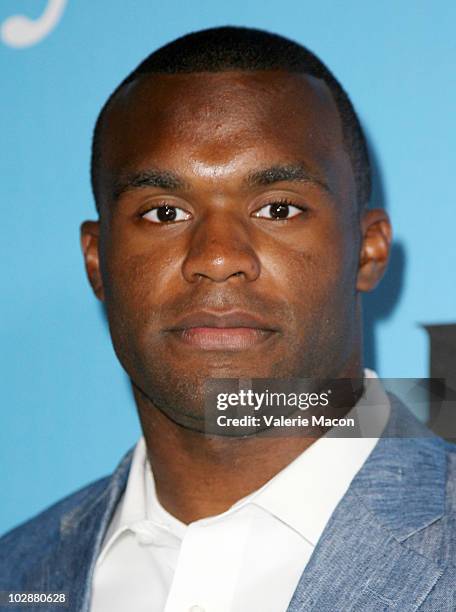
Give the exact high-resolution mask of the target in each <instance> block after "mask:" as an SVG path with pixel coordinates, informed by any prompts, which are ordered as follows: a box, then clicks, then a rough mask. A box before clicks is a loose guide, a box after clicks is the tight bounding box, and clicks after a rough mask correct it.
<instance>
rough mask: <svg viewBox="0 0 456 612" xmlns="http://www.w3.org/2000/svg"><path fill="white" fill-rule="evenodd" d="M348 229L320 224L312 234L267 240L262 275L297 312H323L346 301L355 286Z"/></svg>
mask: <svg viewBox="0 0 456 612" xmlns="http://www.w3.org/2000/svg"><path fill="white" fill-rule="evenodd" d="M355 242H356V236H355V232H354V231H353V229H352V227H343V226H342V221H338V220H333V221H328V222H322V223H321V224H319V227H318V228H317V227H316V226H314V227H313V228H312V231H311V230H310V228H309V231H306V230H304V231H302V232H301V233H300V234H297V235H295V236H293V235H289V236H287V239H286V238H285V235H284V236H283V237H281V238H280V239H276V238H275V239H273V240H270V241H269V243H268V246H267V249H265V251H264V255H263V264H264V265H263V267H264V273H265V274H266V275H268V276H269V278H270V282H272V283H273V284H274V285H276V288H277V289H276V290H277V291H278V292H280V293H281V294H282V296H283V297H284V298H287V297H288V299H289V301H290V302H291V303H293V304H294V306H295V307H296V308H297V309H298V310H300V311H301V310H302V309H303V308H304V309H305V308H307V307H309V306H312V305H313V306H314V307H315V308H317V307H318V308H322V309H323V310H325V309H326V308H327V307H330V306H331V304H333V303H334V302H338V303H340V302H341V301H347V297H348V295H349V293H350V292H351V293H354V290H355V286H356V275H357V261H358V252H357V247H356V244H355Z"/></svg>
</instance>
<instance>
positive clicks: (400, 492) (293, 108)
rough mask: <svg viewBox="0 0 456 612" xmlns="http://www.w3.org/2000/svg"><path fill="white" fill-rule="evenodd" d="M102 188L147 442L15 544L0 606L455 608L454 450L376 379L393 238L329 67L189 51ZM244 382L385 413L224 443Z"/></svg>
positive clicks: (302, 56)
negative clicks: (362, 430) (236, 388)
mask: <svg viewBox="0 0 456 612" xmlns="http://www.w3.org/2000/svg"><path fill="white" fill-rule="evenodd" d="M92 182H93V190H94V194H95V200H96V204H97V210H98V213H99V220H98V221H87V222H85V223H84V224H83V225H82V232H81V236H82V238H81V242H82V248H83V252H84V257H85V263H86V269H87V274H88V278H89V280H90V283H91V285H92V288H93V290H94V292H95V294H96V296H97V297H98V298H99V299H100V300H102V301H103V303H104V305H105V307H106V312H107V316H108V321H109V327H110V332H111V336H112V341H113V345H114V349H115V351H116V354H117V356H118V358H119V360H120V362H121V364H122V366H123V367H124V369H125V370H126V372H127V374H128V376H129V377H130V379H131V383H132V388H133V392H134V397H135V401H136V404H137V408H138V413H139V417H140V421H141V426H142V430H143V434H144V436H143V438H141V440H140V441H139V442H138V444H137V445H136V447H135V449H134V451H130V452H129V453H128V454H127V455H126V456H125V457H124V459H123V460H122V462H121V463H120V465H119V467H118V468H117V469H116V471H115V472H114V474H113V475H112V476H111V477H108V478H105V479H102V480H100V481H98V482H96V483H93V484H91V485H89V486H88V487H86V488H85V489H83V490H81V491H79V492H77V493H75V494H74V495H72V496H70V497H68V498H66V499H65V500H63V501H61V502H59V503H58V504H56V505H55V506H53V507H52V508H50V509H48V510H46V511H45V512H44V513H42V514H41V515H39V516H38V517H36V518H34V519H32V521H30V522H29V523H26V524H25V525H22V526H20V527H18V528H17V529H16V530H14V531H13V532H11V533H10V534H8V535H6V536H5V537H4V538H3V539H2V542H1V555H2V563H3V569H2V577H1V587H0V588H1V589H3V590H8V591H9V592H11V591H15V592H18V591H21V592H31V591H33V592H36V593H63V592H64V593H66V597H67V600H68V607H69V609H70V610H81V611H82V610H84V611H89V610H90V611H92V612H100V611H102V610H109V611H117V610H125V609H127V607H128V608H131V609H132V610H138V611H142V610H149V611H158V610H166V611H167V612H170V611H177V610H179V611H181V610H193V611H194V612H197V611H198V610H199V611H204V610H206V611H207V612H221V611H225V610H226V611H228V610H236V611H250V610H255V611H256V610H258V611H260V610H261V611H262V612H265V611H271V612H272V611H284V610H289V611H290V612H296V611H298V610H299V611H307V610H314V611H319V612H321V611H334V610H341V611H342V610H343V611H348V610H353V611H354V610H357V611H361V610H362V611H363V612H367V611H372V610H375V611H378V610H389V609H391V610H392V609H395V610H400V611H401V612H403V611H409V610H410V611H411V610H422V611H425V610H439V612H441V611H444V610H448V611H450V610H455V609H456V586H455V585H456V576H455V567H454V550H455V538H454V535H455V530H454V522H453V519H452V518H451V516H452V512H454V506H455V505H456V498H455V495H454V487H455V485H456V479H455V455H454V448H453V447H451V446H450V445H449V444H447V443H445V442H444V441H443V440H441V439H440V438H437V437H435V436H433V435H431V434H430V432H429V431H428V430H426V429H425V428H424V427H423V426H422V425H420V424H419V423H418V422H417V421H416V420H415V419H414V417H412V416H411V414H410V413H409V412H408V411H407V410H406V409H405V407H404V406H402V405H401V404H400V402H399V401H398V400H397V399H396V398H395V397H394V396H392V395H390V396H388V395H386V393H385V392H384V391H383V390H382V388H381V386H380V384H379V383H377V384H376V385H374V387H371V386H370V385H369V384H367V383H368V381H369V380H373V378H372V377H374V376H375V374H373V373H370V372H369V371H367V370H366V371H363V360H362V334H361V322H362V318H361V302H360V296H361V293H362V292H364V291H369V290H371V289H373V288H374V287H375V285H376V284H377V283H378V282H379V280H380V279H381V277H382V275H383V273H384V270H385V267H386V265H387V261H388V255H389V249H390V241H391V228H390V223H389V220H388V217H387V215H386V213H385V211H383V210H380V209H368V208H367V204H368V201H369V196H370V170H369V162H368V156H367V152H366V145H365V141H364V137H363V134H362V130H361V127H360V125H359V122H358V119H357V117H356V114H355V112H354V110H353V107H352V105H351V103H350V101H349V99H348V97H347V96H346V94H345V92H344V91H343V89H342V88H341V86H340V85H339V83H338V82H337V81H336V80H335V78H334V77H333V76H332V75H331V74H330V72H329V71H328V70H327V69H326V68H325V66H324V65H323V64H322V63H321V62H320V60H318V59H317V58H316V57H315V56H314V55H313V54H311V53H310V52H309V51H307V50H306V49H304V48H303V47H301V46H300V45H297V44H296V43H293V42H291V41H289V40H286V39H284V38H282V37H279V36H276V35H272V34H268V33H265V32H261V31H257V30H250V29H242V28H219V29H212V30H207V31H203V32H198V33H195V34H191V35H189V36H186V37H183V38H181V39H179V40H177V41H174V42H173V43H170V44H169V45H167V46H165V47H163V48H162V49H159V50H158V51H156V52H155V53H153V54H152V55H151V56H149V57H148V58H147V59H146V60H144V62H143V63H142V64H140V66H139V67H138V68H137V69H136V70H135V71H134V72H133V73H132V74H131V75H129V77H127V78H126V79H125V80H124V81H123V82H122V83H121V85H120V86H119V87H118V88H117V89H116V91H115V92H114V94H113V95H112V96H111V97H110V99H109V100H108V102H107V103H106V105H105V106H104V108H103V110H102V112H101V114H100V116H99V118H98V121H97V125H96V128H95V132H94V143H93V158H92ZM246 378H248V379H280V380H284V379H285V380H296V379H314V380H324V381H328V380H339V379H350V380H353V381H360V380H361V381H362V380H363V378H365V381H364V385H361V389H360V393H359V394H358V395H356V393H355V394H354V399H353V400H352V401H351V402H348V403H346V404H344V406H345V408H344V411H345V412H347V411H348V410H352V411H353V410H355V409H358V410H359V414H360V416H361V415H362V414H366V413H367V411H368V410H369V406H372V405H373V406H375V415H376V417H377V425H376V427H375V431H374V433H371V435H369V437H365V438H358V439H349V438H345V437H342V438H337V437H331V432H329V433H328V434H327V435H324V436H320V437H318V436H316V435H314V436H312V437H310V436H308V435H307V436H306V435H275V436H273V435H269V436H268V435H262V434H261V433H260V434H259V435H245V436H236V435H233V436H224V435H217V434H213V433H211V434H208V433H207V432H206V430H205V423H206V419H205V416H207V412H205V410H207V405H205V400H206V388H205V381H207V380H211V379H243V380H244V379H246ZM363 388H364V391H363ZM355 389H356V385H355ZM361 393H362V395H361ZM359 395H361V397H359ZM209 410H210V406H209ZM263 433H264V432H263ZM100 435H102V432H100ZM48 608H49V609H51V608H52V605H51V604H49V606H48ZM5 609H6V607H5ZM37 609H38V607H37ZM40 609H43V606H40Z"/></svg>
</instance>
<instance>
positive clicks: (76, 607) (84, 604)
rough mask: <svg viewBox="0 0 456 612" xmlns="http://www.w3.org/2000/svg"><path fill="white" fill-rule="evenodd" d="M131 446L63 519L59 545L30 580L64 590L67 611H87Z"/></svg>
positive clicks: (47, 588)
mask: <svg viewBox="0 0 456 612" xmlns="http://www.w3.org/2000/svg"><path fill="white" fill-rule="evenodd" d="M131 457H132V450H130V451H129V452H128V453H127V454H126V455H125V456H124V458H123V459H122V461H121V463H120V464H119V466H118V467H117V469H116V470H115V472H114V473H113V475H112V476H111V478H109V480H108V483H107V484H106V482H104V483H102V485H101V487H100V490H99V491H97V492H90V493H89V495H88V499H87V501H86V502H85V503H83V504H81V505H79V506H77V507H76V508H75V509H73V510H71V511H69V512H67V513H66V514H64V515H63V516H62V517H61V520H60V541H59V544H58V547H56V548H53V549H52V551H51V552H50V553H49V554H48V555H47V556H45V557H44V559H43V560H42V561H41V563H40V564H39V565H38V567H37V568H36V571H35V572H34V575H32V576H31V577H30V582H31V583H32V584H33V585H34V588H33V590H39V591H40V592H47V593H59V592H64V593H66V594H67V597H68V605H67V607H66V608H65V609H66V610H68V612H88V611H89V609H90V589H91V582H92V576H93V572H94V569H95V563H96V561H97V558H98V554H99V552H100V548H101V544H102V542H103V537H104V534H105V533H106V530H107V528H108V525H109V521H110V519H111V516H112V514H113V512H114V510H115V507H116V505H117V503H118V501H119V499H120V497H121V495H122V493H123V491H124V489H125V486H126V482H127V477H128V472H129V469H130V464H131Z"/></svg>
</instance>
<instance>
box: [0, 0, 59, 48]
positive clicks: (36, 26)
mask: <svg viewBox="0 0 456 612" xmlns="http://www.w3.org/2000/svg"><path fill="white" fill-rule="evenodd" d="M66 3H67V0H49V1H48V4H47V6H46V8H45V9H44V11H43V14H42V15H41V16H40V17H38V18H37V19H30V17H26V16H25V15H12V16H11V17H8V19H5V21H4V22H3V23H2V26H1V30H0V36H1V39H2V41H3V42H4V43H5V45H8V46H9V47H15V48H16V49H20V48H23V47H31V46H32V45H36V43H39V42H40V40H43V38H45V37H46V36H47V35H48V34H49V33H50V32H52V30H53V29H54V28H55V26H56V25H57V24H58V22H59V21H60V18H61V17H62V13H63V10H64V8H65V5H66Z"/></svg>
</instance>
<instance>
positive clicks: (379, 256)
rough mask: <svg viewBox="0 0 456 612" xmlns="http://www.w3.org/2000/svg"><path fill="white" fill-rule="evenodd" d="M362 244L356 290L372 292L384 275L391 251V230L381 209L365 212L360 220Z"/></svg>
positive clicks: (387, 218) (386, 216) (385, 214)
mask: <svg viewBox="0 0 456 612" xmlns="http://www.w3.org/2000/svg"><path fill="white" fill-rule="evenodd" d="M361 232H362V243H361V252H360V258H359V270H358V278H357V283H356V288H357V290H358V291H372V289H374V288H375V287H376V286H377V285H378V283H379V282H380V280H381V279H382V276H383V274H384V273H385V270H386V267H387V265H388V259H389V256H390V251H391V239H392V228H391V223H390V220H389V217H388V214H387V213H386V212H385V211H384V210H383V209H381V208H373V209H371V210H366V211H365V213H364V215H363V217H362V220H361Z"/></svg>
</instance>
